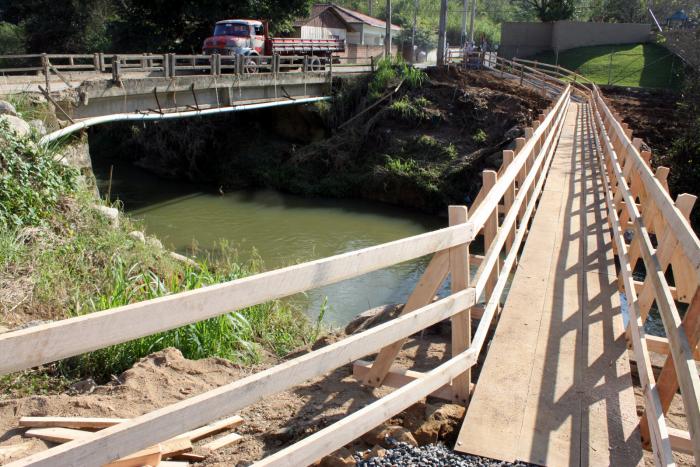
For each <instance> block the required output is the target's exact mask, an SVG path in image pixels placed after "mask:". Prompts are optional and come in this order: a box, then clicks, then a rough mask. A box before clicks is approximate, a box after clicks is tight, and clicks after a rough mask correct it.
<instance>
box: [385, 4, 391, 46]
mask: <svg viewBox="0 0 700 467" xmlns="http://www.w3.org/2000/svg"><path fill="white" fill-rule="evenodd" d="M384 56H386V57H390V58H391V0H386V33H385V34H384Z"/></svg>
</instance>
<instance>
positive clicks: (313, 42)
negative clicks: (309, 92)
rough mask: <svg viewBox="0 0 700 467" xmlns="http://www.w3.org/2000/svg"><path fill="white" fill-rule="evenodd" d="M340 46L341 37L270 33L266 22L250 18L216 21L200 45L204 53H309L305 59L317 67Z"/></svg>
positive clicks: (251, 55) (341, 50) (342, 45)
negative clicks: (311, 37) (312, 37)
mask: <svg viewBox="0 0 700 467" xmlns="http://www.w3.org/2000/svg"><path fill="white" fill-rule="evenodd" d="M344 50H345V41H344V40H341V39H300V38H298V37H270V36H269V34H268V28H267V23H266V22H263V21H257V20H251V19H227V20H223V21H219V22H217V23H216V26H215V27H214V33H213V35H212V36H211V37H207V38H206V39H205V41H204V45H203V46H202V52H203V53H204V54H216V53H218V54H221V55H243V56H246V57H258V56H271V55H287V56H290V55H291V56H309V57H312V58H311V59H310V61H309V66H310V67H311V68H312V69H319V68H321V67H322V64H324V63H327V61H328V60H329V59H331V57H332V56H333V54H334V53H337V52H343V51H344ZM250 63H253V62H252V61H251V62H250Z"/></svg>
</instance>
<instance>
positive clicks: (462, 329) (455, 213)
mask: <svg viewBox="0 0 700 467" xmlns="http://www.w3.org/2000/svg"><path fill="white" fill-rule="evenodd" d="M467 215H468V213H467V207H466V206H450V207H449V218H450V225H458V224H464V223H466V222H467ZM469 276H470V271H469V245H468V244H464V245H459V246H456V247H452V248H451V249H450V278H451V280H450V286H451V290H452V293H457V292H459V291H462V290H464V289H466V288H467V287H469V280H470V278H469ZM451 322H452V356H453V357H456V356H457V355H459V354H461V353H462V352H464V351H465V350H467V349H468V348H469V344H470V343H471V339H472V331H471V329H472V320H471V315H470V310H469V308H467V309H465V310H464V311H462V312H461V313H458V314H456V315H454V316H452V321H451ZM470 384H471V371H470V370H467V371H466V372H465V373H464V374H462V375H459V376H458V377H457V378H455V379H454V381H452V389H453V391H454V397H455V399H456V400H457V401H459V402H460V403H461V404H462V405H464V406H466V405H467V403H468V402H469V385H470Z"/></svg>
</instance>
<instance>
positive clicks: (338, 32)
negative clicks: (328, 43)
mask: <svg viewBox="0 0 700 467" xmlns="http://www.w3.org/2000/svg"><path fill="white" fill-rule="evenodd" d="M346 33H347V31H346V30H345V29H340V28H319V27H316V26H302V27H301V38H302V39H332V38H336V39H343V40H345V38H346Z"/></svg>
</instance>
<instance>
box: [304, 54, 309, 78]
mask: <svg viewBox="0 0 700 467" xmlns="http://www.w3.org/2000/svg"><path fill="white" fill-rule="evenodd" d="M308 59H309V57H308V55H304V59H303V60H302V70H303V71H304V74H306V73H307V72H308V71H309V60H308Z"/></svg>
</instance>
